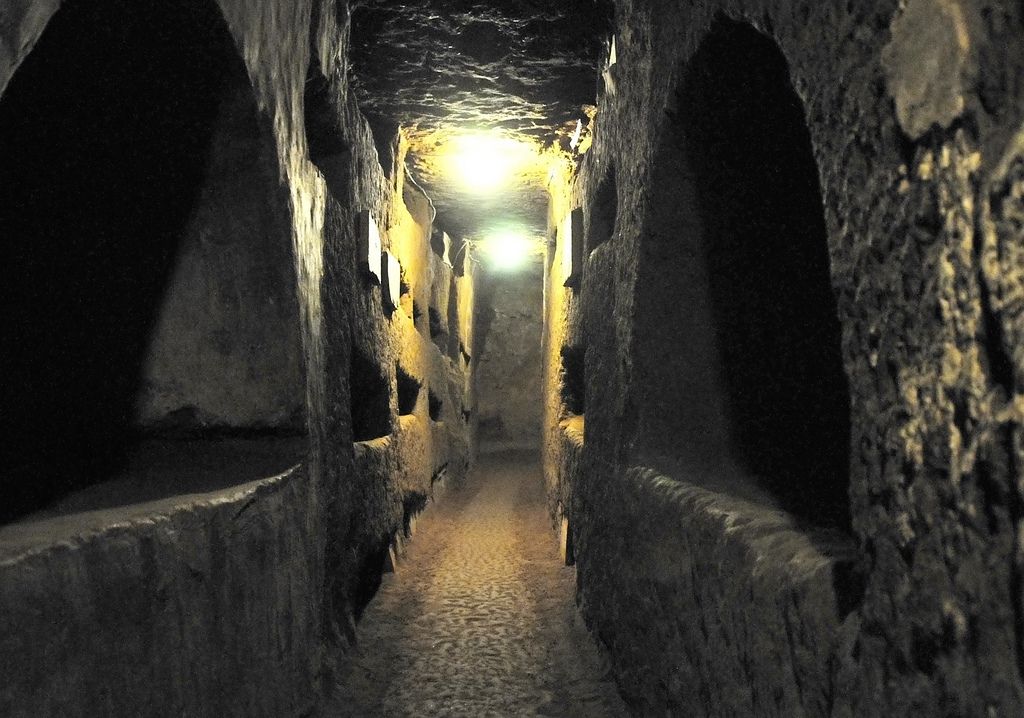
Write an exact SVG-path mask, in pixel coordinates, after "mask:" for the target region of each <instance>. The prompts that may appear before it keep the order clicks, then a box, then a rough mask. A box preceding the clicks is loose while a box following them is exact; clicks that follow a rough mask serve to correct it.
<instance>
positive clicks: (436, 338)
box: [427, 307, 448, 353]
mask: <svg viewBox="0 0 1024 718" xmlns="http://www.w3.org/2000/svg"><path fill="white" fill-rule="evenodd" d="M427 314H428V315H429V320H430V340H431V341H432V342H434V346H436V347H437V348H438V349H440V350H441V353H444V352H446V351H447V350H448V332H446V331H445V330H444V324H442V322H441V312H439V311H438V310H436V309H434V308H433V307H429V308H428V309H427Z"/></svg>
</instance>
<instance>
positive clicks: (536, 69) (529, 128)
mask: <svg viewBox="0 0 1024 718" xmlns="http://www.w3.org/2000/svg"><path fill="white" fill-rule="evenodd" d="M609 7H610V3H606V2H592V1H590V0H573V1H572V2H564V3H536V2H526V1H523V0H502V1H501V2H492V3H480V2H470V1H467V0H459V1H458V2H445V1H444V0H413V1H412V2H403V3H394V2H388V1H387V0H369V1H368V2H365V3H362V4H361V5H359V6H356V7H354V8H353V10H352V50H353V51H352V64H353V69H354V81H353V84H354V86H355V88H356V92H357V94H358V97H359V102H360V106H361V107H362V108H363V110H364V111H365V112H366V113H367V114H368V115H369V116H370V117H371V120H373V121H375V122H376V123H378V124H380V125H382V126H383V127H384V128H388V127H391V126H393V125H394V126H397V124H399V123H400V124H401V125H403V126H405V127H407V128H412V129H415V130H417V131H421V132H428V131H431V130H438V129H443V130H446V131H460V130H461V131H467V130H476V131H480V130H503V131H506V132H508V133H511V135H512V136H513V137H516V138H521V139H524V140H529V141H536V142H539V143H540V144H541V145H547V144H550V143H551V142H553V141H555V140H556V139H557V138H559V137H562V138H563V139H564V140H565V141H566V142H567V141H568V140H567V138H568V137H569V135H570V134H571V133H572V131H573V130H574V129H575V127H576V122H577V120H578V119H582V120H583V122H584V124H586V116H585V113H584V106H585V105H592V104H593V103H594V101H595V96H596V90H597V80H598V77H597V75H598V73H597V58H598V56H599V54H600V52H601V50H602V46H603V44H604V42H606V40H607V35H608V32H609V30H610V23H609V16H610V12H609ZM383 132H384V134H385V135H386V134H387V129H384V131H383ZM379 145H380V143H379ZM429 153H430V149H429V147H428V146H424V148H423V150H422V151H420V152H418V153H417V152H416V148H415V147H414V155H413V156H412V157H411V160H410V164H411V165H412V166H413V167H414V169H415V171H416V175H417V179H418V180H419V181H420V182H421V184H423V186H424V188H425V189H426V191H427V193H428V194H429V195H430V196H431V197H432V198H433V200H434V203H435V205H436V206H437V207H438V209H439V212H440V214H441V217H442V219H443V220H444V221H445V222H446V226H447V227H449V228H450V229H451V230H452V231H454V232H455V233H458V234H470V233H472V232H473V231H475V230H478V229H479V228H480V226H481V225H482V223H483V221H484V220H485V219H486V218H487V217H488V216H490V217H491V218H493V215H494V214H495V213H501V214H504V215H508V216H510V217H512V218H514V219H518V220H520V221H525V222H529V223H530V224H531V225H532V226H533V227H534V228H536V229H538V230H540V231H543V228H544V207H545V197H544V194H543V192H542V191H541V188H542V185H541V186H536V185H535V186H534V187H532V189H531V188H527V187H517V188H515V189H514V190H513V191H510V192H507V193H505V195H504V196H503V197H502V198H501V199H500V200H498V201H496V202H495V203H493V205H492V206H489V207H487V208H486V211H485V212H480V211H475V209H474V204H478V202H477V203H474V202H473V201H472V200H470V199H468V198H467V196H466V195H465V194H464V193H463V192H461V191H460V189H459V188H458V187H457V186H456V185H454V184H453V182H452V181H451V178H448V177H444V176H441V174H440V173H439V172H438V170H437V168H436V167H434V166H433V165H432V164H431V162H430V158H429ZM524 207H525V208H528V209H527V210H526V211H523V209H522V208H524Z"/></svg>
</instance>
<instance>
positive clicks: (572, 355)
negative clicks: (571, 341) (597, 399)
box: [560, 346, 586, 415]
mask: <svg viewBox="0 0 1024 718" xmlns="http://www.w3.org/2000/svg"><path fill="white" fill-rule="evenodd" d="M585 354H586V350H585V349H584V348H583V347H573V346H565V347H562V351H561V355H562V370H561V376H560V379H561V381H560V387H561V392H562V408H563V410H564V411H566V412H568V413H570V414H576V415H582V414H583V413H584V412H585V410H586V399H585V397H586V385H585V377H584V373H583V368H584V363H583V362H584V355H585Z"/></svg>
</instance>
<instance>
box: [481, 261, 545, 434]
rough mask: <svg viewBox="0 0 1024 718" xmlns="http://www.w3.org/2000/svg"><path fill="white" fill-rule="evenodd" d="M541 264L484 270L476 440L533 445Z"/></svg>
mask: <svg viewBox="0 0 1024 718" xmlns="http://www.w3.org/2000/svg"><path fill="white" fill-rule="evenodd" d="M542 273H543V266H542V265H541V264H540V263H536V264H535V265H534V266H530V267H527V268H525V269H523V270H521V271H518V272H514V273H512V272H510V273H507V274H498V273H491V272H488V273H486V275H485V276H484V277H483V278H482V280H481V282H482V284H483V286H484V287H485V289H484V290H482V292H481V294H482V296H484V297H486V300H482V301H481V305H482V306H483V301H486V302H487V304H486V309H483V308H482V309H481V311H489V312H490V320H489V322H487V329H486V336H485V339H484V346H483V351H482V353H481V354H480V355H479V363H478V364H477V382H478V388H477V391H478V399H477V406H478V415H479V421H480V425H479V430H480V440H481V441H482V442H491V443H499V444H516V445H523V446H531V447H532V446H537V444H538V442H539V440H540V415H541V409H540V405H539V404H538V402H537V397H536V396H535V395H534V393H533V392H532V390H531V389H530V388H531V387H536V386H538V385H539V383H540V375H541V335H542V333H543V320H542V311H543V302H544V296H543V293H544V283H543V276H542Z"/></svg>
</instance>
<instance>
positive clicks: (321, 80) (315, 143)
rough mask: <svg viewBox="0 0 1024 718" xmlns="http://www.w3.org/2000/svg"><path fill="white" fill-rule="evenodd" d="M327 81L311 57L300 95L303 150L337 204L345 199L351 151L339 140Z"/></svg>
mask: <svg viewBox="0 0 1024 718" xmlns="http://www.w3.org/2000/svg"><path fill="white" fill-rule="evenodd" d="M332 94H333V90H332V88H331V83H330V80H328V79H327V77H326V76H325V75H324V72H323V68H322V67H321V66H320V59H319V58H318V57H317V55H316V53H313V56H312V58H311V59H310V62H309V70H308V71H307V75H306V89H305V93H304V95H303V114H304V117H305V131H306V146H307V149H308V151H309V159H310V161H311V162H312V163H313V164H315V165H316V167H317V169H318V170H320V173H321V174H322V175H323V176H324V179H325V180H326V181H327V188H328V189H329V190H330V192H331V194H332V195H333V196H334V197H335V199H337V200H338V201H339V202H343V201H345V199H346V193H347V191H348V185H349V172H350V170H349V165H350V163H351V159H352V151H351V148H350V147H349V145H348V143H347V142H345V140H344V139H343V137H344V135H343V133H342V132H341V127H340V118H339V116H338V112H337V109H336V106H335V104H334V102H333V101H332Z"/></svg>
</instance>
